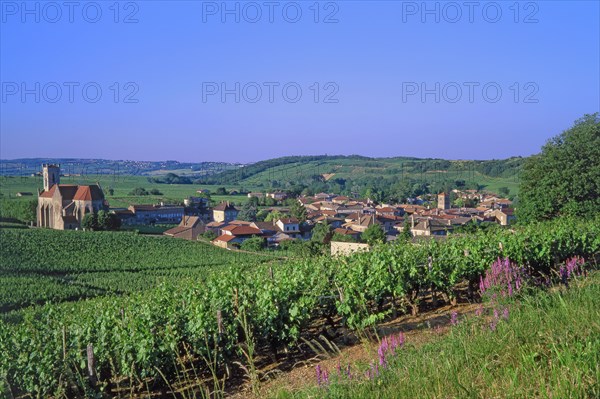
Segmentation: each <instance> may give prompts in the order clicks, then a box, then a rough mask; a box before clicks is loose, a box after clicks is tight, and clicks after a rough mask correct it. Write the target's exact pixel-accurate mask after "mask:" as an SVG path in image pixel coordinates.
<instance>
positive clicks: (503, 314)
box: [502, 308, 508, 320]
mask: <svg viewBox="0 0 600 399" xmlns="http://www.w3.org/2000/svg"><path fill="white" fill-rule="evenodd" d="M502 317H504V319H505V320H508V308H504V310H503V311H502Z"/></svg>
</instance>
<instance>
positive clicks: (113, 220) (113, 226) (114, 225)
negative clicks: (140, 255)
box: [105, 213, 121, 230]
mask: <svg viewBox="0 0 600 399" xmlns="http://www.w3.org/2000/svg"><path fill="white" fill-rule="evenodd" d="M120 228H121V219H119V217H118V216H117V215H116V214H114V213H109V214H108V220H107V223H106V226H105V229H106V230H119V229H120Z"/></svg>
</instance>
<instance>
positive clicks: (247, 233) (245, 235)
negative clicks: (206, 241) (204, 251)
mask: <svg viewBox="0 0 600 399" xmlns="http://www.w3.org/2000/svg"><path fill="white" fill-rule="evenodd" d="M221 232H222V233H223V234H222V235H220V236H219V237H217V238H215V239H214V240H213V241H212V243H213V244H215V245H216V246H218V247H221V248H228V249H231V248H234V247H235V246H237V245H240V244H242V243H243V242H244V241H246V240H247V239H249V238H251V237H252V236H259V237H260V236H261V235H262V232H261V231H260V230H259V229H257V228H256V227H252V226H246V225H230V226H227V227H223V228H222V229H221Z"/></svg>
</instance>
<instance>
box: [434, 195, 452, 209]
mask: <svg viewBox="0 0 600 399" xmlns="http://www.w3.org/2000/svg"><path fill="white" fill-rule="evenodd" d="M437 207H438V209H450V196H449V195H448V194H446V193H439V194H438V206H437Z"/></svg>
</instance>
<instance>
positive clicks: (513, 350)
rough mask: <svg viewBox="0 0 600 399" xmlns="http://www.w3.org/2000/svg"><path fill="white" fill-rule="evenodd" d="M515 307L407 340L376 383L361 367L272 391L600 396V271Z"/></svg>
mask: <svg viewBox="0 0 600 399" xmlns="http://www.w3.org/2000/svg"><path fill="white" fill-rule="evenodd" d="M510 309H511V311H510V315H509V319H508V321H500V322H498V324H497V328H496V330H495V331H491V330H490V327H489V321H490V318H491V316H490V315H488V316H487V317H476V316H475V315H472V316H469V317H468V318H467V319H463V320H461V321H460V323H459V325H458V326H456V327H454V328H452V329H451V331H450V333H449V334H448V335H446V336H444V337H441V338H439V339H438V340H436V341H434V342H431V343H428V344H425V345H423V346H421V347H419V348H415V347H412V346H411V345H410V342H407V346H406V347H405V349H404V350H401V351H399V353H398V355H397V356H395V357H393V358H390V359H388V360H389V361H390V366H389V367H388V368H387V369H385V370H383V371H382V372H381V375H380V376H379V377H377V378H375V379H373V380H370V379H367V378H365V377H363V374H362V373H360V372H359V373H358V375H359V376H360V377H359V379H355V380H353V381H352V382H348V380H347V378H345V377H342V378H337V377H333V378H332V380H333V381H334V382H333V383H331V385H330V386H328V387H321V388H316V387H310V388H306V389H304V390H301V391H300V392H289V391H285V390H281V391H279V392H277V391H274V392H273V393H272V396H273V397H276V398H280V399H284V398H311V397H319V398H365V399H366V398H368V399H372V398H411V397H415V398H598V397H600V313H599V311H598V309H600V273H598V272H596V273H595V274H594V275H592V277H590V278H589V280H586V281H582V282H581V283H580V284H578V285H577V286H576V287H573V286H572V288H571V289H570V290H568V291H567V292H565V290H564V289H561V290H554V292H551V293H547V292H537V293H536V294H535V295H533V296H530V297H526V298H524V299H523V300H522V301H521V302H520V303H519V304H513V305H512V306H511V307H510ZM500 314H502V312H501V313H500ZM374 359H377V354H375V355H374ZM364 369H366V367H363V370H364ZM330 373H331V374H336V372H335V371H330ZM355 373H356V370H355ZM336 380H337V381H336ZM314 384H315V383H314V382H313V383H312V384H311V385H314Z"/></svg>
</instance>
